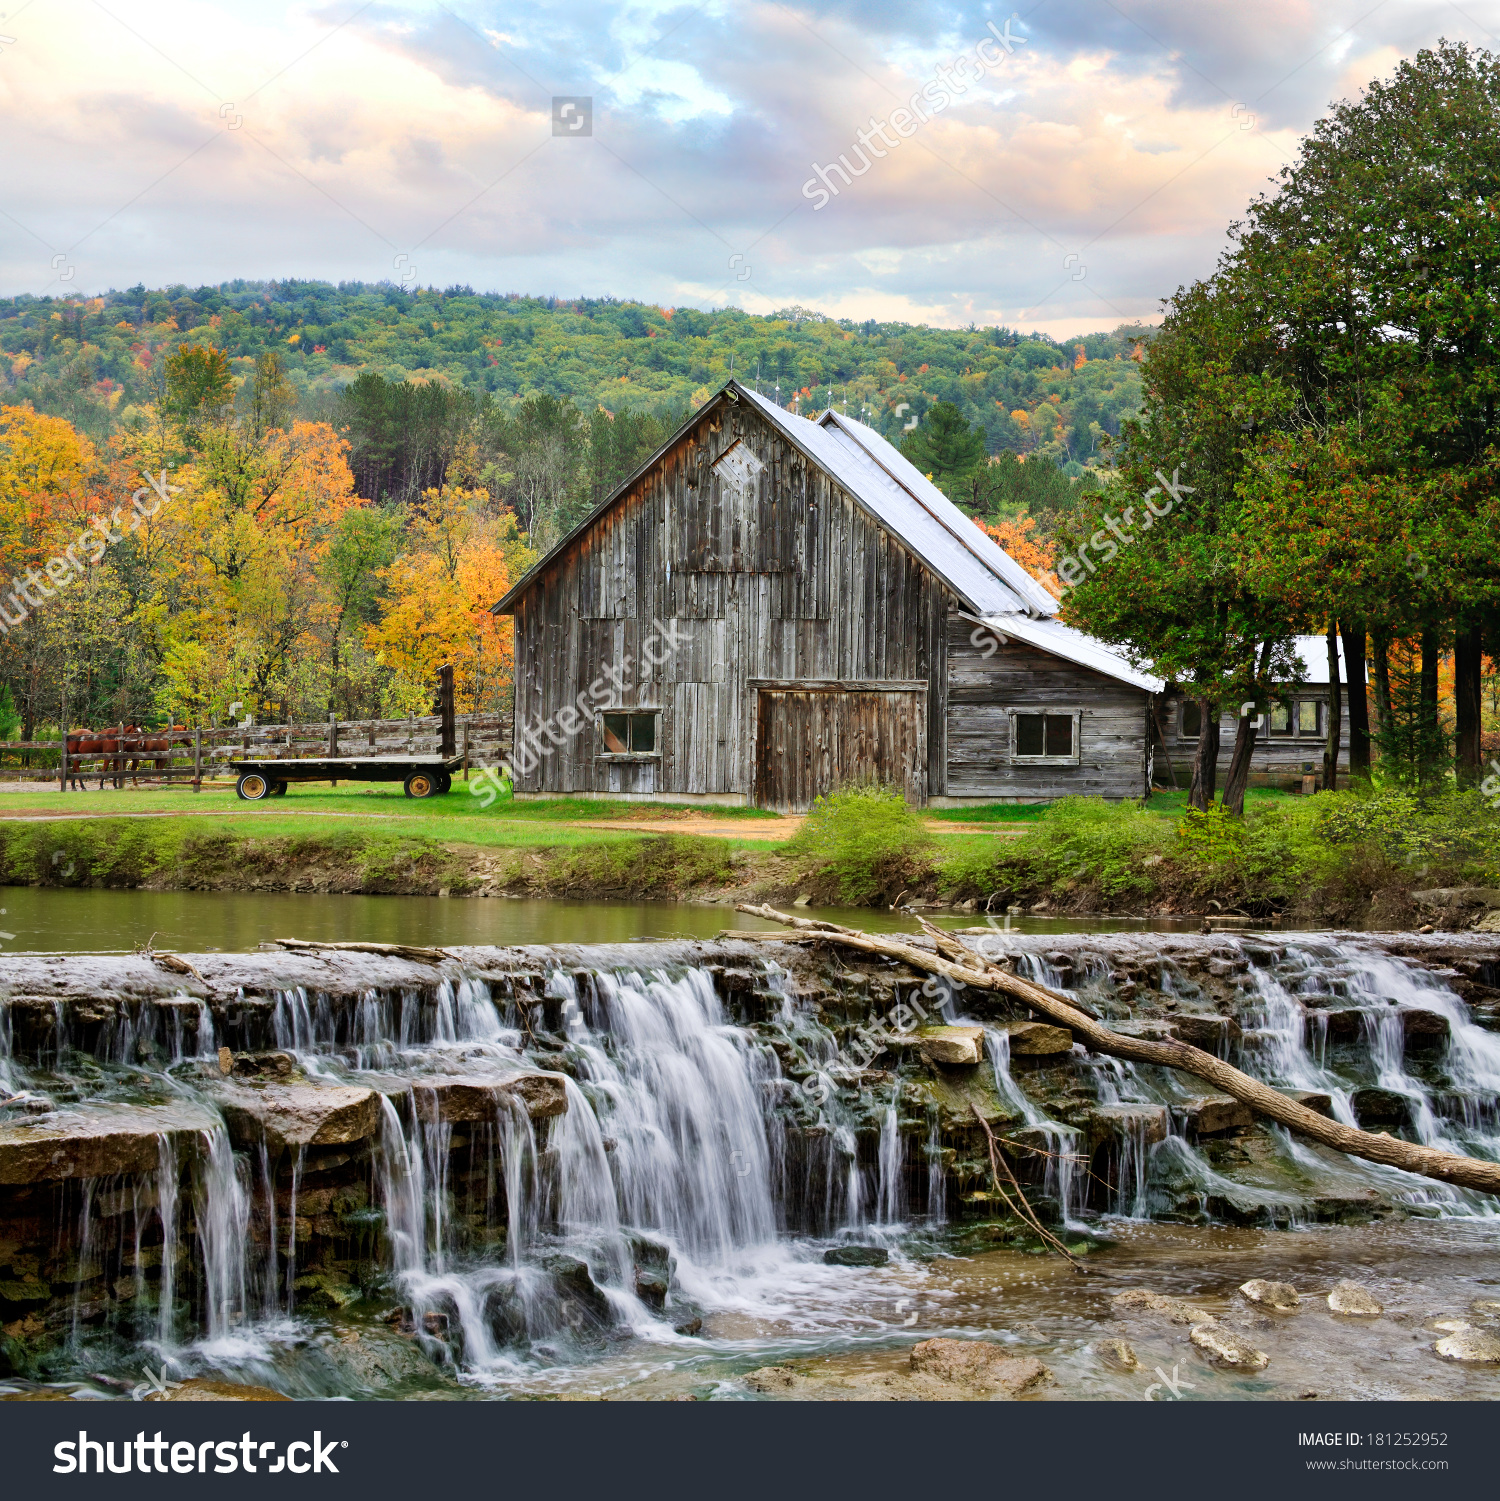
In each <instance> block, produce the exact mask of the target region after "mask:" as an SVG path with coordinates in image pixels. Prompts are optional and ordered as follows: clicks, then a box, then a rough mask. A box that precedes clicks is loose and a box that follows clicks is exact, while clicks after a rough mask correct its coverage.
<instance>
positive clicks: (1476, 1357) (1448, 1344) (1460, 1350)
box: [1432, 1329, 1500, 1365]
mask: <svg viewBox="0 0 1500 1501" xmlns="http://www.w3.org/2000/svg"><path fill="white" fill-rule="evenodd" d="M1432 1348H1433V1349H1434V1350H1436V1351H1437V1353H1438V1354H1439V1355H1441V1356H1442V1358H1443V1359H1444V1360H1454V1361H1460V1362H1462V1363H1463V1364H1465V1365H1500V1338H1497V1337H1496V1336H1495V1335H1493V1334H1489V1333H1486V1332H1485V1331H1484V1330H1483V1329H1459V1330H1455V1331H1454V1332H1453V1333H1452V1334H1447V1335H1444V1336H1443V1338H1442V1339H1440V1340H1439V1341H1438V1342H1437V1343H1436V1344H1435V1345H1434V1346H1433V1347H1432Z"/></svg>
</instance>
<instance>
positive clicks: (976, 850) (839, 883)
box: [0, 789, 1500, 928]
mask: <svg viewBox="0 0 1500 1501" xmlns="http://www.w3.org/2000/svg"><path fill="white" fill-rule="evenodd" d="M396 806H400V805H399V804H396ZM408 806H409V805H408ZM669 811H670V810H662V811H661V812H660V813H658V814H654V815H653V821H658V820H659V819H665V821H666V822H667V823H668V824H670V818H668V817H667V816H666V815H667V813H668V812H669ZM996 811H997V813H998V812H1000V811H1003V810H996ZM1015 811H1016V813H1017V814H1020V815H1023V816H1021V817H1018V818H1016V819H1014V820H1011V821H1000V820H999V819H996V821H995V822H994V829H995V832H994V833H990V832H988V831H987V829H988V825H987V824H986V821H985V820H984V819H983V818H979V819H975V820H973V821H971V822H970V823H969V824H968V827H967V828H966V829H964V830H963V832H955V833H952V834H946V833H943V832H935V830H941V828H942V825H941V824H940V823H937V822H935V821H934V820H931V819H929V818H927V817H924V816H923V815H922V814H921V813H919V812H917V811H916V810H913V809H910V808H908V807H907V806H906V805H905V803H904V802H903V801H902V800H901V799H900V797H899V796H897V795H894V794H892V793H891V792H890V791H889V790H881V789H849V790H846V791H844V792H841V793H838V794H835V795H834V796H832V797H831V798H828V799H824V800H821V801H820V803H819V804H818V805H817V806H816V807H815V808H814V810H813V812H812V813H811V814H810V815H809V816H808V818H807V819H806V820H805V822H804V823H803V825H802V828H801V830H800V831H799V832H798V834H797V835H796V836H795V837H794V838H793V839H791V840H789V841H786V842H784V843H779V844H776V843H770V842H767V841H764V840H760V841H758V840H756V839H755V837H754V836H755V833H756V820H754V819H753V818H745V819H743V820H735V821H734V824H735V829H736V832H735V834H733V835H730V836H726V837H705V836H702V835H698V834H677V833H672V832H650V833H642V832H636V831H632V830H630V829H629V828H628V827H624V828H620V829H618V830H616V829H613V828H608V827H591V826H587V825H585V824H583V823H581V822H580V820H579V818H578V817H576V816H574V815H577V814H579V813H580V812H584V813H586V812H588V810H587V809H567V808H565V809H562V810H561V811H560V812H558V813H556V814H555V816H554V817H553V818H551V819H547V818H544V817H541V816H537V817H533V818H530V819H524V820H514V821H511V820H506V821H486V820H479V819H475V818H470V817H464V818H461V819H460V818H456V817H455V818H444V817H441V816H435V812H434V811H432V810H423V811H422V812H421V814H420V816H418V815H415V814H414V816H412V817H397V816H389V817H386V816H381V817H380V818H378V819H376V820H373V821H361V822H358V823H356V822H354V821H353V820H351V819H348V818H347V816H346V817H345V819H344V821H340V820H339V818H338V817H335V816H327V815H325V814H323V813H320V812H313V811H309V812H308V813H306V814H300V813H294V812H291V811H287V812H284V813H282V812H278V813H270V812H268V813H266V814H265V815H264V816H257V817H254V818H241V817H235V816H232V815H228V814H226V815H224V816H222V817H219V816H212V815H208V816H196V817H189V816H173V814H172V813H170V812H167V813H164V814H163V815H162V816H159V817H139V816H136V817H107V816H106V817H90V818H46V817H36V816H34V815H33V816H28V817H27V818H25V819H16V818H12V819H3V820H0V882H3V883H5V884H11V885H25V886H42V887H49V886H51V887H57V886H73V887H79V886H83V887H90V886H92V887H113V888H139V889H146V890H162V891H165V890H199V891H246V892H251V891H291V892H332V893H345V894H388V895H413V896H453V897H463V896H493V897H505V896H517V897H569V898H588V899H601V898H605V899H607V898H631V899H643V898H647V899H676V900H686V901H699V902H720V903H728V902H734V901H739V900H772V901H780V902H792V901H795V900H796V899H797V898H799V897H805V898H807V899H808V900H809V901H811V902H813V903H816V904H819V905H822V904H830V905H840V906H887V907H888V906H891V905H895V904H902V905H904V904H907V903H918V904H925V905H929V906H946V907H959V908H962V909H965V910H971V911H979V912H987V913H990V914H993V915H999V914H1002V913H1005V912H1007V911H1014V910H1017V909H1019V910H1021V911H1025V912H1034V913H1039V914H1043V915H1046V914H1052V915H1058V916H1065V915H1069V914H1080V915H1081V914H1085V913H1088V914H1114V915H1131V916H1141V917H1150V916H1179V917H1180V916H1191V915H1205V916H1206V915H1210V914H1214V913H1219V914H1231V913H1240V914H1243V915H1245V916H1247V917H1251V918H1254V919H1256V920H1269V919H1272V918H1275V917H1277V916H1282V917H1286V918H1290V919H1296V920H1300V921H1315V922H1320V923H1327V924H1329V925H1372V926H1380V927H1400V928H1405V927H1416V926H1420V925H1422V924H1423V923H1425V922H1429V921H1432V922H1435V923H1436V924H1437V925H1438V926H1460V925H1463V924H1465V923H1468V922H1471V921H1473V920H1474V919H1475V918H1477V917H1479V916H1481V915H1482V913H1483V911H1484V910H1487V909H1486V908H1485V907H1484V906H1483V904H1482V902H1481V900H1480V899H1479V898H1474V899H1473V900H1468V899H1465V900H1459V901H1457V902H1456V903H1449V902H1446V901H1437V902H1434V901H1433V900H1431V899H1419V898H1418V896H1417V895H1416V893H1423V892H1429V891H1432V890H1434V889H1440V890H1450V889H1462V890H1466V891H1469V892H1471V893H1472V892H1475V891H1490V892H1494V891H1495V890H1496V889H1497V888H1500V816H1497V815H1496V813H1495V812H1494V811H1493V810H1491V809H1490V808H1489V807H1488V806H1487V805H1486V803H1485V802H1484V800H1483V799H1482V798H1481V797H1480V796H1479V795H1478V794H1477V793H1467V794H1458V793H1450V794H1448V795H1446V796H1444V797H1440V798H1436V799H1432V800H1428V801H1426V802H1422V801H1419V800H1418V799H1416V798H1414V797H1412V796H1410V795H1407V794H1401V793H1392V792H1387V793H1380V794H1376V795H1374V796H1360V795H1356V794H1354V793H1324V794H1318V795H1316V796H1313V797H1307V798H1300V797H1287V798H1280V799H1272V798H1267V799H1263V800H1261V801H1260V802H1259V803H1258V804H1252V807H1251V811H1250V812H1249V813H1248V814H1247V816H1246V817H1245V818H1244V819H1235V818H1231V817H1229V816H1228V815H1227V814H1225V813H1224V812H1223V811H1222V809H1219V808H1217V807H1214V808H1210V810H1209V811H1208V812H1206V813H1199V812H1195V811H1192V810H1184V809H1181V808H1175V807H1173V806H1172V804H1171V803H1170V802H1168V801H1166V800H1163V799H1153V800H1152V801H1151V802H1150V803H1147V804H1145V805H1144V806H1143V805H1139V804H1134V803H1123V804H1120V803H1106V802H1104V801H1103V800H1101V799H1094V798H1073V799H1067V800H1065V801H1063V802H1060V803H1057V804H1055V805H1053V806H1051V807H1049V808H1042V809H1030V808H1028V809H1017V810H1015ZM976 825H978V826H979V827H978V828H976ZM741 827H742V828H743V830H744V836H743V837H740V835H739V834H738V829H739V828H741Z"/></svg>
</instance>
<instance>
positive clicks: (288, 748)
mask: <svg viewBox="0 0 1500 1501" xmlns="http://www.w3.org/2000/svg"><path fill="white" fill-rule="evenodd" d="M442 723H443V722H442V718H441V716H439V715H437V714H410V715H408V716H407V717H406V718H405V719H340V720H335V719H330V720H329V721H328V722H327V723H326V724H325V723H319V722H316V721H314V722H312V723H308V724H266V725H248V726H247V725H235V726H232V727H230V728H227V729H197V730H181V729H157V730H141V731H138V732H136V733H134V734H130V735H124V736H121V734H120V730H119V728H118V727H116V728H115V729H114V730H110V729H107V728H106V729H103V730H91V731H73V732H72V733H73V734H75V735H76V734H84V735H85V736H86V737H87V738H91V739H92V738H97V737H108V738H119V740H120V749H119V750H117V751H88V752H85V753H82V754H76V753H75V754H73V755H69V756H67V757H66V758H64V754H63V753H64V749H65V747H64V744H63V742H61V741H58V740H12V741H9V742H0V758H6V759H8V758H10V757H11V756H26V757H27V758H28V759H29V758H30V757H31V756H33V755H34V756H37V757H38V758H39V759H41V760H43V761H44V762H45V763H46V764H44V765H42V766H8V765H4V764H0V781H30V782H57V783H58V784H59V786H61V787H62V788H63V789H64V790H66V789H67V785H68V783H69V782H70V781H72V780H74V779H77V780H79V781H84V782H88V781H98V780H99V779H101V778H102V779H103V780H104V781H106V782H108V781H116V782H118V781H121V780H123V781H125V782H127V783H130V784H132V785H135V784H139V785H152V784H157V783H163V782H170V781H186V782H189V783H191V784H193V785H201V784H202V783H204V782H209V781H215V780H218V779H220V778H232V777H233V775H234V773H233V771H232V769H231V768H230V767H229V766H228V764H227V763H228V762H230V761H234V760H240V759H247V758H259V759H274V760H285V761H295V760H317V759H320V758H322V757H327V756H391V755H421V754H429V755H435V754H437V753H438V749H439V742H440V740H441V738H442ZM454 725H455V731H456V738H457V753H458V754H459V755H461V756H462V757H463V758H464V772H465V773H467V772H468V770H469V768H470V767H471V766H475V767H477V766H482V765H494V764H496V763H497V762H500V761H503V760H506V759H508V758H509V756H510V751H511V716H510V715H509V714H499V715H497V714H459V715H456V716H455V719H454ZM163 739H165V740H166V741H168V744H167V746H166V747H165V748H161V749H146V748H145V747H144V746H143V745H142V742H144V741H155V742H157V743H158V744H159V743H160V742H161V741H162V740H163ZM64 759H66V762H67V764H66V766H64V764H63V763H64ZM159 762H164V763H165V764H164V765H159V764H158V763H159ZM356 780H357V779H356Z"/></svg>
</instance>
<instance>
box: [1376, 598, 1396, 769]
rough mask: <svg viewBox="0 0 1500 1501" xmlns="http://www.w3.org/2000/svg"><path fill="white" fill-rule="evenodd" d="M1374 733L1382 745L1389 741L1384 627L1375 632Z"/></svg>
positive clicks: (1387, 645) (1387, 647) (1388, 659)
mask: <svg viewBox="0 0 1500 1501" xmlns="http://www.w3.org/2000/svg"><path fill="white" fill-rule="evenodd" d="M1372 644H1373V646H1374V655H1375V733H1376V736H1377V737H1378V738H1379V741H1380V744H1381V746H1382V753H1383V754H1384V753H1386V752H1385V751H1384V747H1387V746H1389V745H1390V743H1391V731H1392V729H1393V726H1392V724H1391V638H1390V635H1389V633H1388V632H1387V631H1386V630H1385V628H1384V627H1382V628H1381V629H1379V630H1377V631H1376V632H1375V636H1374V640H1373V643H1372Z"/></svg>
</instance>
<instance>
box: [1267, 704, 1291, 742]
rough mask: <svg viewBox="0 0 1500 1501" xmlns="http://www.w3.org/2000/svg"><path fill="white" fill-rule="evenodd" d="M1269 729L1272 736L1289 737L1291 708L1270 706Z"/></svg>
mask: <svg viewBox="0 0 1500 1501" xmlns="http://www.w3.org/2000/svg"><path fill="white" fill-rule="evenodd" d="M1270 729H1271V733H1272V734H1273V735H1290V734H1293V733H1294V731H1293V729H1292V706H1291V705H1290V704H1272V705H1271V722H1270Z"/></svg>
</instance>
